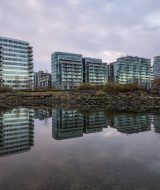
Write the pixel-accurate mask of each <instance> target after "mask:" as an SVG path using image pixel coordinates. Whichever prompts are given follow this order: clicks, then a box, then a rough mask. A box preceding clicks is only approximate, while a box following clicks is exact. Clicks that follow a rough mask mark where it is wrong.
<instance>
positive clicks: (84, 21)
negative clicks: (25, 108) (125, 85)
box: [0, 0, 160, 71]
mask: <svg viewBox="0 0 160 190" xmlns="http://www.w3.org/2000/svg"><path fill="white" fill-rule="evenodd" d="M0 4H1V6H0V24H1V31H0V34H1V36H7V37H11V38H12V37H13V38H18V39H22V40H26V41H29V42H30V43H31V45H32V46H33V47H34V63H35V69H36V70H39V69H43V70H46V69H47V70H49V71H50V70H51V63H50V62H51V61H50V56H51V53H53V52H54V51H66V52H75V53H82V54H84V56H93V57H99V58H102V59H103V60H104V62H111V61H114V60H116V58H117V57H119V56H121V55H126V54H128V55H137V56H144V57H147V58H152V57H153V56H155V55H158V54H160V51H159V49H160V43H159V41H158V40H159V32H160V14H159V12H160V1H158V0H155V1H150V0H141V1H139V0H134V1H132V2H131V1H128V0H123V1H122V0H101V1H97V0H27V1H26V0H10V1H3V0H0Z"/></svg>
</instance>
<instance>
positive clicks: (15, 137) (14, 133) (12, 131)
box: [0, 108, 34, 156]
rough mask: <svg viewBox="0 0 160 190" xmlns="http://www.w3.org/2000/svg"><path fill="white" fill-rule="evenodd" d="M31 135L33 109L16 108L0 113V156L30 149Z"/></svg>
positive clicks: (32, 129)
mask: <svg viewBox="0 0 160 190" xmlns="http://www.w3.org/2000/svg"><path fill="white" fill-rule="evenodd" d="M33 136H34V110H31V109H28V108H16V109H13V110H11V111H7V112H4V113H3V112H2V113H0V156H5V155H10V154H16V153H20V152H24V151H28V150H30V148H31V146H32V145H33V142H34V137H33Z"/></svg>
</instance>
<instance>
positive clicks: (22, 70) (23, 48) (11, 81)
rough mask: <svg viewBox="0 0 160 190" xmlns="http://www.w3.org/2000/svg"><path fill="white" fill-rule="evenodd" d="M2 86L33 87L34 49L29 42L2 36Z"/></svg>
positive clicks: (0, 67) (0, 75) (0, 49)
mask: <svg viewBox="0 0 160 190" xmlns="http://www.w3.org/2000/svg"><path fill="white" fill-rule="evenodd" d="M0 86H7V87H11V88H13V89H16V90H19V89H30V88H32V87H33V51H32V47H31V46H30V44H29V43H28V42H26V41H21V40H15V39H11V38H5V37H0Z"/></svg>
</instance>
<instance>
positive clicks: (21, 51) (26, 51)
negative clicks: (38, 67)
mask: <svg viewBox="0 0 160 190" xmlns="http://www.w3.org/2000/svg"><path fill="white" fill-rule="evenodd" d="M2 50H3V51H4V52H5V51H7V52H13V53H22V54H26V53H28V54H29V55H32V54H31V53H29V52H28V49H27V50H24V51H23V50H17V49H11V48H5V47H3V48H2Z"/></svg>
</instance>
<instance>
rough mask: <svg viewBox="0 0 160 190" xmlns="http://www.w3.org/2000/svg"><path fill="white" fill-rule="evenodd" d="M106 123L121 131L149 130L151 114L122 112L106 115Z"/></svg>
mask: <svg viewBox="0 0 160 190" xmlns="http://www.w3.org/2000/svg"><path fill="white" fill-rule="evenodd" d="M107 118H108V125H109V126H110V127H113V128H116V129H117V131H119V132H121V133H126V134H131V133H139V132H144V131H149V130H151V115H150V114H147V113H123V114H113V115H110V114H108V115H107Z"/></svg>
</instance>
